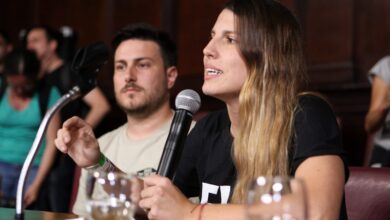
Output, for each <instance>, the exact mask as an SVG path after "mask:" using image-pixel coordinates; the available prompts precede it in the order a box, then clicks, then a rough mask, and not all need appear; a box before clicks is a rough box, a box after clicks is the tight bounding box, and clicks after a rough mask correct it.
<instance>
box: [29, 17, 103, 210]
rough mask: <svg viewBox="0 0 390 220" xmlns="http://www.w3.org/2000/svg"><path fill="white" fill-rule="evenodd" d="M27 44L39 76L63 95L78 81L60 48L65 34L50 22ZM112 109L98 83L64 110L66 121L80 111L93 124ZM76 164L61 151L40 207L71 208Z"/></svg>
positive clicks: (38, 28)
mask: <svg viewBox="0 0 390 220" xmlns="http://www.w3.org/2000/svg"><path fill="white" fill-rule="evenodd" d="M26 41H27V48H28V49H31V50H33V51H35V53H36V54H37V57H38V59H39V60H40V61H41V63H42V65H41V69H40V75H39V78H40V79H41V80H44V81H45V82H46V83H47V84H49V85H53V86H56V87H57V88H58V89H59V91H60V92H61V94H62V95H64V94H66V93H67V92H68V91H69V90H70V89H71V88H73V86H74V85H75V84H76V82H77V81H78V78H79V76H78V75H77V74H76V73H74V72H72V71H70V64H68V63H66V62H65V61H64V60H63V59H61V58H60V56H59V55H58V53H57V51H58V48H59V46H60V42H61V35H60V33H59V32H58V31H55V30H54V29H52V28H51V27H48V26H43V25H42V26H35V27H33V28H31V29H29V31H28V32H27V39H26ZM109 111H110V104H109V102H108V100H107V99H106V98H105V96H104V94H103V92H102V91H101V90H100V89H99V88H98V87H96V88H95V89H93V90H92V91H90V92H89V93H88V94H87V95H85V96H84V97H83V99H82V101H81V100H76V101H72V102H71V103H69V104H68V105H67V106H65V107H64V108H63V109H62V111H61V118H62V121H65V120H66V119H68V118H70V117H72V116H74V115H77V116H80V117H83V118H85V120H86V122H87V123H88V124H90V125H91V126H92V127H93V128H96V126H97V125H98V124H99V122H100V121H101V120H102V119H103V117H104V116H105V115H106V114H107V113H108V112H109ZM74 169H75V164H74V163H73V161H72V159H70V158H69V157H68V156H66V155H63V154H60V153H58V155H57V158H56V162H55V164H54V166H53V168H52V171H51V174H50V177H49V179H48V180H47V181H46V183H45V184H46V185H47V187H45V191H41V195H40V198H39V200H38V201H37V204H36V208H37V209H39V210H47V211H56V212H67V211H69V204H70V199H71V192H72V185H73V176H74Z"/></svg>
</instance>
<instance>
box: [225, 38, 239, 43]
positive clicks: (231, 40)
mask: <svg viewBox="0 0 390 220" xmlns="http://www.w3.org/2000/svg"><path fill="white" fill-rule="evenodd" d="M226 41H227V42H228V43H231V44H234V43H236V42H237V40H236V39H235V38H233V37H226Z"/></svg>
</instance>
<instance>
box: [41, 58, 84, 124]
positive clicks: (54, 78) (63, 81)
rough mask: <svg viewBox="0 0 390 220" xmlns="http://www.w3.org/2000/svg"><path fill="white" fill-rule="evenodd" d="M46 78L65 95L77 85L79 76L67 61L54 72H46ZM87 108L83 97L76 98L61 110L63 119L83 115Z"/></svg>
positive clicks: (48, 82)
mask: <svg viewBox="0 0 390 220" xmlns="http://www.w3.org/2000/svg"><path fill="white" fill-rule="evenodd" d="M44 80H45V82H46V83H47V84H49V85H52V86H55V87H57V88H58V90H59V91H60V93H61V95H64V94H66V93H68V92H69V90H71V89H72V88H73V87H74V86H75V85H77V83H78V82H79V76H78V75H77V74H76V73H75V72H73V71H71V69H70V65H69V64H67V63H65V64H63V65H61V66H60V67H58V68H57V69H55V70H54V71H53V72H51V73H47V74H45V77H44ZM87 110H88V108H87V107H86V105H85V104H84V103H83V102H82V101H81V99H76V100H74V101H72V102H70V103H68V104H67V105H66V106H65V107H64V108H63V109H62V110H61V118H62V121H65V120H66V119H68V118H70V117H72V116H75V115H76V116H83V115H84V114H85V112H86V111H87Z"/></svg>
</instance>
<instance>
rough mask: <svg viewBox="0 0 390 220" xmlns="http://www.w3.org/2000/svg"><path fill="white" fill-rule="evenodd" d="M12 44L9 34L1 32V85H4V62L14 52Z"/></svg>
mask: <svg viewBox="0 0 390 220" xmlns="http://www.w3.org/2000/svg"><path fill="white" fill-rule="evenodd" d="M12 48H13V46H12V44H11V41H10V38H9V36H8V34H7V33H6V32H5V31H2V30H0V81H1V82H0V85H3V84H2V82H3V74H2V73H3V72H4V61H5V57H6V55H7V54H8V53H9V52H11V51H12Z"/></svg>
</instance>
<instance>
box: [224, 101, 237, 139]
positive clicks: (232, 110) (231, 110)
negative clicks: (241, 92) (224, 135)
mask: <svg viewBox="0 0 390 220" xmlns="http://www.w3.org/2000/svg"><path fill="white" fill-rule="evenodd" d="M226 106H227V110H228V114H229V118H230V122H231V125H230V133H231V134H232V136H233V138H234V137H236V136H237V135H238V131H239V127H240V115H239V102H238V99H237V100H234V101H231V102H227V103H226Z"/></svg>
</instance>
